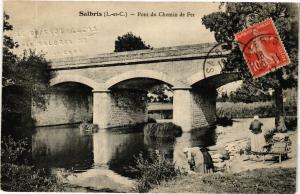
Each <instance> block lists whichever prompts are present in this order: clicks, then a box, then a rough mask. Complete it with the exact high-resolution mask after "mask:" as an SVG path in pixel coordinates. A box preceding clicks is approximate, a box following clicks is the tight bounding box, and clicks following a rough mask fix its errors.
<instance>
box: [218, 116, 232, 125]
mask: <svg viewBox="0 0 300 194" xmlns="http://www.w3.org/2000/svg"><path fill="white" fill-rule="evenodd" d="M232 123H233V120H232V118H231V117H217V125H221V126H223V127H226V126H232Z"/></svg>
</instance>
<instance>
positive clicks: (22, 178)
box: [1, 163, 64, 192]
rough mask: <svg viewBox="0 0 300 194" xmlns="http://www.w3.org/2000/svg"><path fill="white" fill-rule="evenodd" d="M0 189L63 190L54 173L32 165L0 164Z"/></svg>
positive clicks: (22, 190) (20, 190) (29, 190)
mask: <svg viewBox="0 0 300 194" xmlns="http://www.w3.org/2000/svg"><path fill="white" fill-rule="evenodd" d="M1 189H3V190H4V191H15V192H26V191H27V192H34V191H39V192H41V191H48V192H49V191H63V190H64V189H63V184H62V183H61V181H60V180H58V178H57V177H56V176H55V175H52V174H51V173H50V172H49V171H46V170H45V169H37V168H35V167H34V166H26V165H15V164H10V163H4V164H1Z"/></svg>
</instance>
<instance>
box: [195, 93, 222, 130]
mask: <svg viewBox="0 0 300 194" xmlns="http://www.w3.org/2000/svg"><path fill="white" fill-rule="evenodd" d="M192 112H193V113H192V114H193V116H192V128H201V127H209V126H212V125H214V124H215V122H216V90H214V89H212V88H210V89H205V88H202V89H197V90H193V91H192Z"/></svg>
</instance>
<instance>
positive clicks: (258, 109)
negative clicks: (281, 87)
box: [217, 102, 297, 118]
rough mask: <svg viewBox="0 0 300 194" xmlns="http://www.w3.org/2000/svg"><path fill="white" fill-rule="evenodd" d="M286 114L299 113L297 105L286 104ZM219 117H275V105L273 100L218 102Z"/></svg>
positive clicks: (293, 114)
mask: <svg viewBox="0 0 300 194" xmlns="http://www.w3.org/2000/svg"><path fill="white" fill-rule="evenodd" d="M285 112H286V115H289V116H295V115H297V107H296V104H295V105H291V104H287V105H286V106H285ZM217 115H218V117H231V118H251V117H253V115H259V116H260V117H274V115H275V105H274V103H273V102H253V103H243V102H238V103H233V102H217Z"/></svg>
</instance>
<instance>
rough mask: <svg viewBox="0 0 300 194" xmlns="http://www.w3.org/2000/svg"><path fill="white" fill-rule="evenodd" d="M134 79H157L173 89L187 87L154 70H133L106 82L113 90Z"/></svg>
mask: <svg viewBox="0 0 300 194" xmlns="http://www.w3.org/2000/svg"><path fill="white" fill-rule="evenodd" d="M134 78H149V79H155V80H159V81H162V82H165V83H167V84H169V85H171V86H172V87H186V85H185V84H183V83H182V82H180V81H177V80H176V79H174V78H172V77H171V76H169V75H167V74H165V73H162V72H157V71H153V70H133V71H127V72H125V73H122V74H119V75H116V76H114V77H112V78H110V79H109V80H107V81H106V82H105V87H106V88H107V89H109V88H111V87H112V86H114V85H116V84H118V83H120V82H122V81H125V80H129V79H134Z"/></svg>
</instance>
